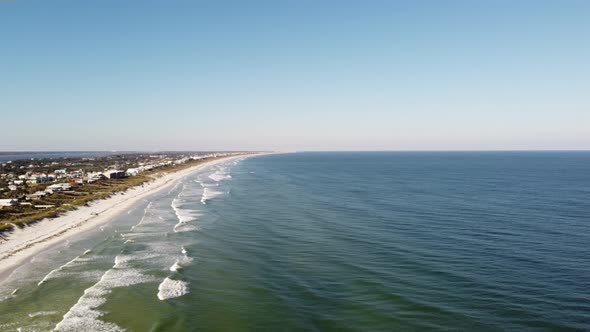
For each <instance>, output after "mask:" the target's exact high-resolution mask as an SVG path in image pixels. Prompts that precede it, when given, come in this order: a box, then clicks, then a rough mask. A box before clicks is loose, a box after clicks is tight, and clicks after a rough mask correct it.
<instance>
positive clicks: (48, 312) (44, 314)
mask: <svg viewBox="0 0 590 332" xmlns="http://www.w3.org/2000/svg"><path fill="white" fill-rule="evenodd" d="M57 314H59V311H37V312H32V313H30V314H29V317H31V318H34V317H38V316H54V315H57Z"/></svg>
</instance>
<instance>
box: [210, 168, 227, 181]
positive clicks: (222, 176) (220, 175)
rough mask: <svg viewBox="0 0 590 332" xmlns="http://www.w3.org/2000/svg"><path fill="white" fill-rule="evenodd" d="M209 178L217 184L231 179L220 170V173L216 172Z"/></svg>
mask: <svg viewBox="0 0 590 332" xmlns="http://www.w3.org/2000/svg"><path fill="white" fill-rule="evenodd" d="M209 178H210V179H211V180H213V181H215V182H219V181H223V180H227V179H231V175H229V174H227V173H225V172H223V171H221V170H219V171H216V172H215V173H213V174H211V175H209Z"/></svg>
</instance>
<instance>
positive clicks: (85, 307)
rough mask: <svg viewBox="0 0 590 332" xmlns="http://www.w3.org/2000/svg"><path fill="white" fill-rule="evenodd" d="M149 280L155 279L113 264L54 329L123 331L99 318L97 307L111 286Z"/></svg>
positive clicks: (101, 313) (57, 330)
mask: <svg viewBox="0 0 590 332" xmlns="http://www.w3.org/2000/svg"><path fill="white" fill-rule="evenodd" d="M115 265H117V263H115ZM151 281H155V279H154V278H153V277H151V276H147V275H144V274H142V273H141V272H140V271H139V270H135V269H119V268H114V266H113V268H112V269H110V270H108V271H106V272H105V273H104V274H103V275H102V277H101V278H100V280H99V281H98V282H97V283H96V284H94V285H93V286H92V287H90V288H88V289H86V290H85V291H84V294H83V295H82V296H81V297H80V298H79V299H78V302H77V303H76V304H75V305H74V306H73V307H72V308H70V310H69V311H68V312H67V313H66V314H65V315H64V316H63V319H62V321H61V322H59V323H58V324H57V325H56V326H55V329H54V331H56V332H63V331H72V332H77V331H82V330H86V331H108V332H120V331H125V330H124V329H122V328H121V327H119V326H117V325H116V324H113V323H108V322H104V321H101V320H99V318H100V317H101V316H102V315H104V313H103V312H102V311H100V310H98V309H97V308H98V307H100V306H101V305H103V304H104V303H105V302H106V297H105V296H106V295H107V294H109V293H110V292H111V290H112V289H113V288H117V287H129V286H131V285H136V284H140V283H145V282H151Z"/></svg>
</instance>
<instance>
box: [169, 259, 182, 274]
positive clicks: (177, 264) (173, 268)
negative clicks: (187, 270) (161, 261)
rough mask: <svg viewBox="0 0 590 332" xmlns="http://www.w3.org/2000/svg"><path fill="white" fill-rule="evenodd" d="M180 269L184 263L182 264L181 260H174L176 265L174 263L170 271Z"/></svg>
mask: <svg viewBox="0 0 590 332" xmlns="http://www.w3.org/2000/svg"><path fill="white" fill-rule="evenodd" d="M180 269H182V265H180V261H179V260H176V262H174V265H172V266H171V267H170V271H172V272H177V271H178V270H180Z"/></svg>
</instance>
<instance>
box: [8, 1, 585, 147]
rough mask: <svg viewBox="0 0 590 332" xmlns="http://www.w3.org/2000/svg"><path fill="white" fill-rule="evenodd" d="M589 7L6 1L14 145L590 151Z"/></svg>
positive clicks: (456, 3) (464, 3)
mask: <svg viewBox="0 0 590 332" xmlns="http://www.w3.org/2000/svg"><path fill="white" fill-rule="evenodd" d="M589 18H590V1H557V0H556V1H541V0H534V1H526V0H523V1H514V0H507V1H501V0H500V1H497V0H493V1H492V0H490V1H471V0H470V1H439V0H432V1H420V0H417V1H416V0H408V1H393V0H391V1H343V0H339V1H319V0H313V1H312V0H309V1H308V0H290V1H281V0H269V1H254V0H253V1H196V0H195V1H173V0H162V1H133V0H124V1H121V0H94V1H79V0H76V1H74V0H71V1H60V0H37V1H33V0H0V124H1V125H0V150H186V149H191V150H202V149H207V150H212V149H213V150H215V149H265V150H266V149H278V150H441V149H442V150H455V149H459V150H464V149H468V150H488V149H590V19H589Z"/></svg>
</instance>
